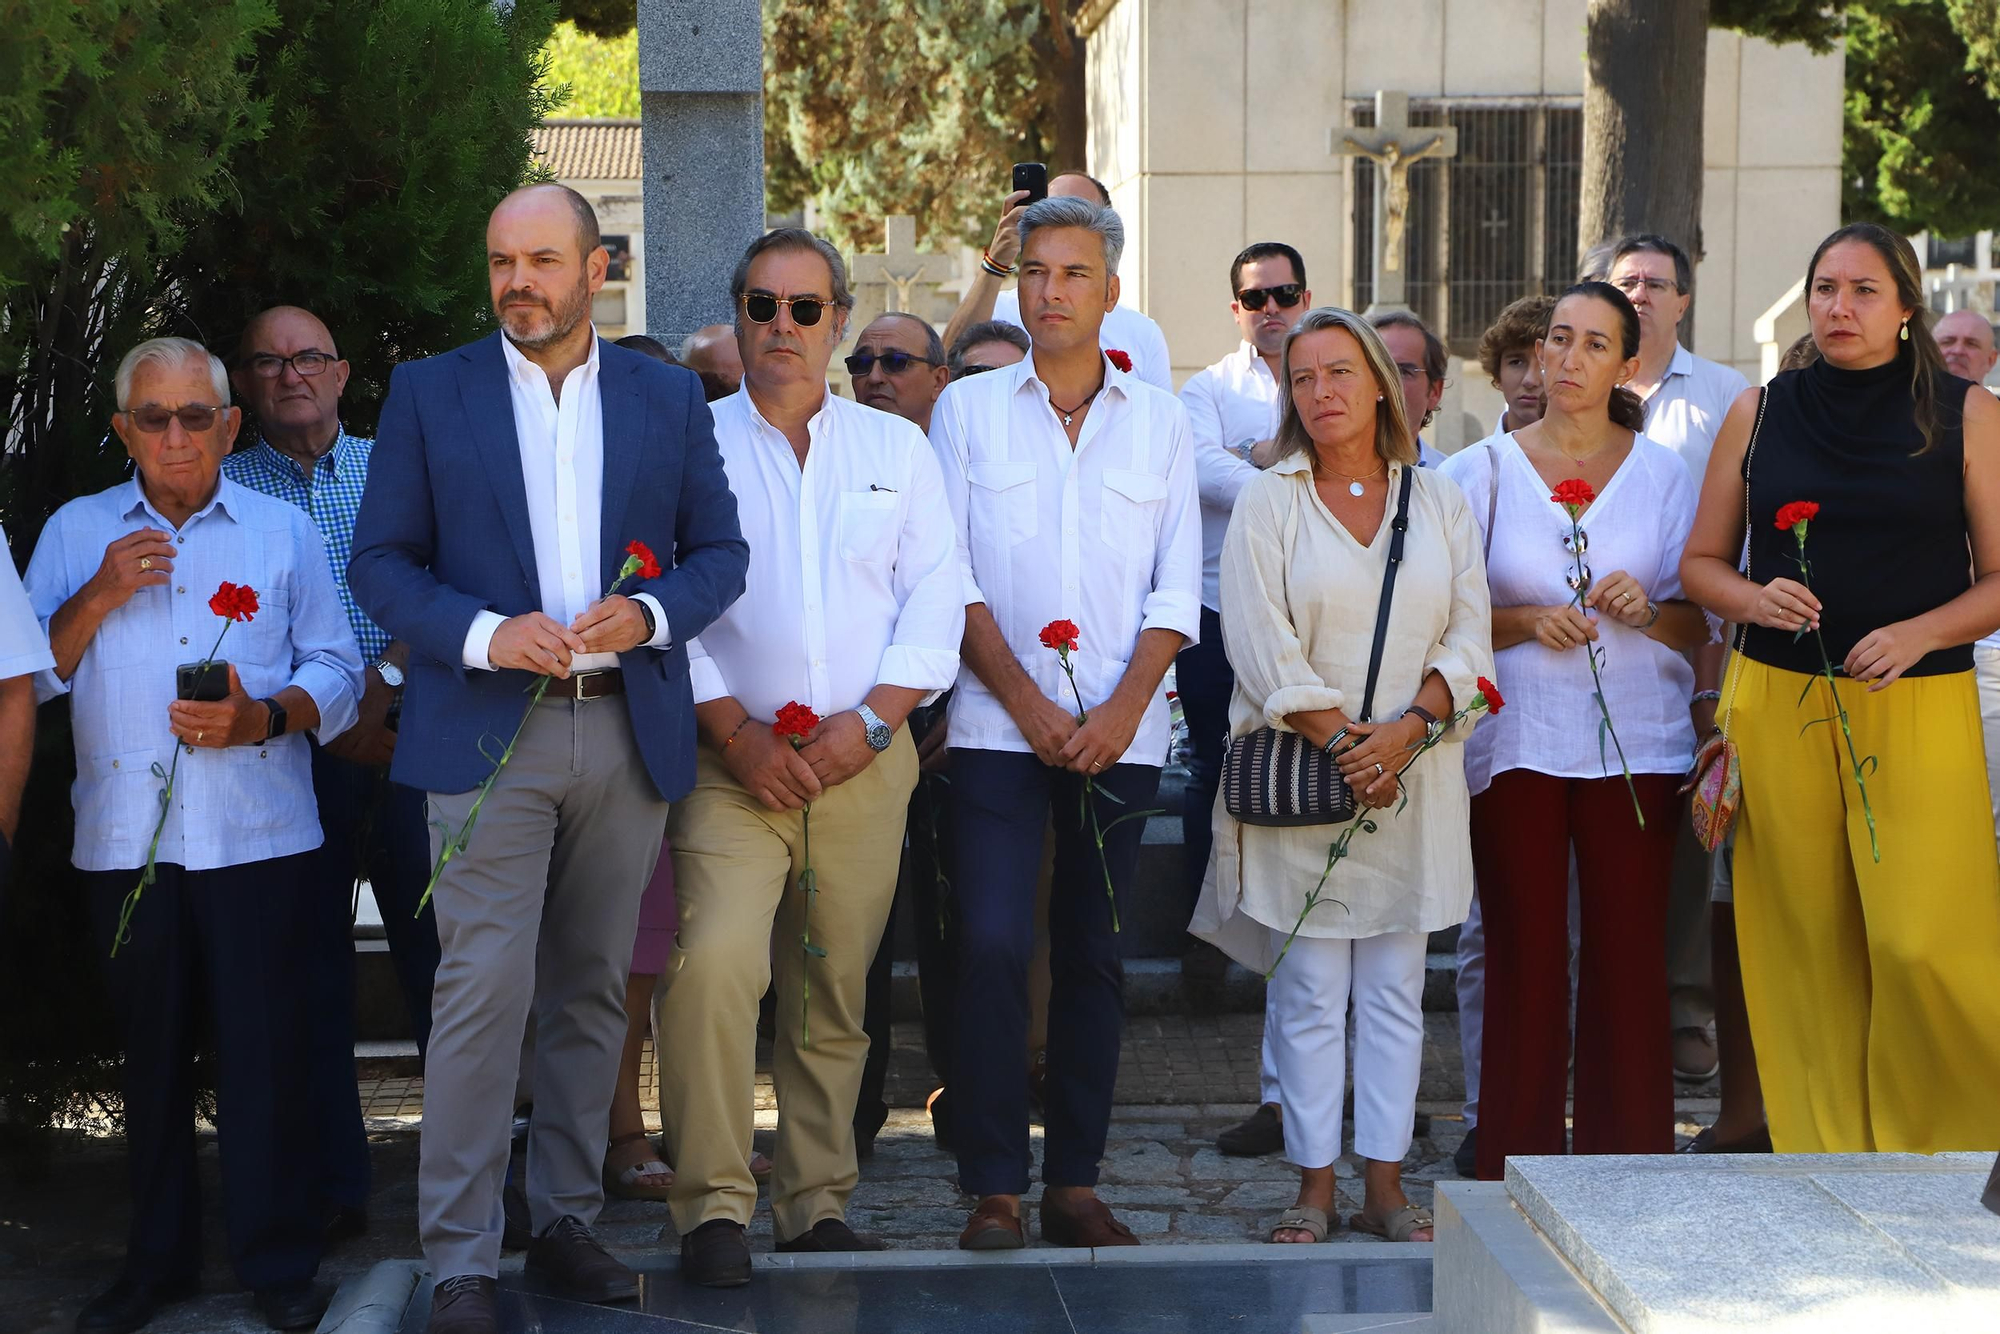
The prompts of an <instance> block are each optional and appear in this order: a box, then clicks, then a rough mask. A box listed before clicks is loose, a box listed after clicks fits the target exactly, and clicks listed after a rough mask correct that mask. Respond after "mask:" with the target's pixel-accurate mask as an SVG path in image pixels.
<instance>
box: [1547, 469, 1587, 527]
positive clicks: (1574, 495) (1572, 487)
mask: <svg viewBox="0 0 2000 1334" xmlns="http://www.w3.org/2000/svg"><path fill="white" fill-rule="evenodd" d="M1549 499H1550V500H1553V501H1554V502H1555V503H1556V504H1558V505H1560V506H1562V507H1563V508H1564V509H1566V510H1568V511H1569V513H1570V517H1571V518H1575V517H1576V515H1577V513H1578V512H1579V511H1580V510H1582V509H1583V508H1584V507H1585V506H1587V505H1589V504H1591V503H1592V502H1593V501H1595V500H1596V499H1597V492H1595V491H1593V490H1592V489H1591V486H1590V483H1589V482H1586V481H1584V480H1583V479H1582V478H1581V477H1571V478H1569V479H1568V480H1566V481H1561V482H1557V483H1556V489H1555V490H1554V492H1552V493H1551V494H1550V496H1549Z"/></svg>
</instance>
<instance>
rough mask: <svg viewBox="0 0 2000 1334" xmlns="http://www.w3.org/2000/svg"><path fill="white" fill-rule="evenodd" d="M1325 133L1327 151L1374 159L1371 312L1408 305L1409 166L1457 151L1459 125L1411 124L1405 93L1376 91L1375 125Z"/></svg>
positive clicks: (1448, 155)
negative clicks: (1405, 240)
mask: <svg viewBox="0 0 2000 1334" xmlns="http://www.w3.org/2000/svg"><path fill="white" fill-rule="evenodd" d="M1336 136H1337V137H1336ZM1327 138H1328V140H1329V142H1328V145H1327V148H1328V151H1329V152H1331V153H1335V154H1339V155H1341V156H1344V157H1365V158H1369V159H1371V160H1372V161H1373V162H1374V163H1375V169H1376V185H1375V256H1374V259H1375V271H1374V274H1373V275H1372V276H1373V278H1374V280H1375V299H1374V300H1373V301H1371V302H1370V303H1369V305H1368V310H1369V313H1371V314H1372V313H1376V312H1379V311H1385V310H1407V309H1408V308H1409V307H1408V304H1407V301H1406V291H1407V289H1406V286H1405V279H1406V275H1405V273H1404V269H1403V236H1404V232H1405V231H1406V230H1407V228H1408V226H1409V218H1410V168H1411V167H1412V166H1414V165H1416V164H1417V163H1418V162H1421V161H1423V160H1424V159H1425V158H1448V157H1453V156H1455V155H1456V154H1457V153H1458V130H1457V128H1456V127H1454V126H1450V125H1438V126H1413V125H1411V124H1410V95H1409V94H1408V93H1391V92H1378V93H1376V94H1375V125H1374V128H1372V129H1365V130H1335V131H1332V132H1330V133H1329V134H1328V135H1327Z"/></svg>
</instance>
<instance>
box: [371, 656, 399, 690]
mask: <svg viewBox="0 0 2000 1334" xmlns="http://www.w3.org/2000/svg"><path fill="white" fill-rule="evenodd" d="M375 674H376V675H377V676H379V677H381V678H382V684H383V685H386V686H388V687H389V688H390V689H391V690H400V689H402V686H403V669H402V668H400V667H398V666H397V665H396V664H395V663H393V662H378V663H376V664H375Z"/></svg>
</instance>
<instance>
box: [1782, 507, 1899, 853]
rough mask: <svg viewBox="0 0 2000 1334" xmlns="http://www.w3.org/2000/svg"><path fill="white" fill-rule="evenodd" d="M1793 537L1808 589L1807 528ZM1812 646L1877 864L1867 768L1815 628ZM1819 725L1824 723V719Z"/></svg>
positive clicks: (1802, 527)
mask: <svg viewBox="0 0 2000 1334" xmlns="http://www.w3.org/2000/svg"><path fill="white" fill-rule="evenodd" d="M1792 536H1793V537H1794V538H1796V539H1797V540H1798V544H1799V556H1798V560H1799V574H1800V575H1801V576H1803V578H1804V580H1805V585H1806V587H1807V588H1811V587H1812V566H1811V565H1809V564H1808V563H1807V562H1806V525H1804V524H1802V523H1801V524H1795V525H1793V527H1792ZM1794 638H1796V636H1794ZM1813 642H1814V643H1816V644H1818V645H1819V664H1820V672H1821V674H1822V675H1824V676H1825V677H1826V689H1827V693H1828V694H1830V695H1832V696H1833V713H1834V717H1835V718H1836V719H1837V720H1839V723H1840V735H1841V739H1842V740H1843V741H1844V742H1845V743H1846V745H1847V763H1848V766H1849V767H1850V768H1851V769H1853V771H1854V786H1856V787H1857V788H1859V789H1861V818H1862V820H1864V821H1865V822H1866V823H1867V825H1868V851H1869V852H1870V853H1871V854H1873V855H1874V858H1875V860H1876V861H1877V862H1878V863H1879V862H1880V861H1881V860H1882V844H1881V841H1880V839H1878V838H1877V837H1876V834H1875V807H1874V805H1873V804H1872V803H1871V802H1870V801H1869V800H1868V770H1867V764H1865V763H1864V762H1863V761H1862V759H1861V756H1860V754H1859V753H1858V752H1857V751H1856V750H1855V748H1854V729H1853V728H1851V727H1849V726H1848V722H1847V706H1846V705H1845V704H1842V703H1841V702H1840V686H1839V684H1838V683H1837V682H1836V681H1835V679H1834V675H1833V658H1832V656H1831V655H1830V654H1829V653H1828V652H1827V651H1826V636H1825V635H1823V634H1822V633H1821V632H1820V630H1819V627H1818V626H1814V627H1813ZM1820 721H1822V722H1824V721H1825V719H1821V720H1820ZM1806 726H1807V727H1811V726H1812V724H1811V723H1807V724H1806ZM1873 760H1874V757H1873V756H1870V757H1869V761H1868V762H1869V763H1872V762H1873Z"/></svg>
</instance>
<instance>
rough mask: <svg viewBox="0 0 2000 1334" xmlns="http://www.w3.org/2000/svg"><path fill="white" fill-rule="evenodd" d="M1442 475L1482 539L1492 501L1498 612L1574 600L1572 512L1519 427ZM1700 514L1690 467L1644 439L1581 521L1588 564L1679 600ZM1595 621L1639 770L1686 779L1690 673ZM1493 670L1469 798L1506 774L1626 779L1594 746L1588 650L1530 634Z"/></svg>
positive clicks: (1489, 568) (1640, 639) (1644, 640)
mask: <svg viewBox="0 0 2000 1334" xmlns="http://www.w3.org/2000/svg"><path fill="white" fill-rule="evenodd" d="M1495 460H1497V461H1498V464H1499V494H1498V496H1497V498H1496V497H1495V496H1494V491H1493V477H1494V463H1495ZM1444 473H1445V476H1447V477H1449V478H1451V479H1452V480H1453V481H1455V482H1457V483H1458V484H1459V486H1461V487H1462V488H1463V489H1464V491H1465V496H1466V503H1467V505H1468V506H1470V508H1471V510H1472V515H1473V518H1474V520H1475V522H1477V523H1478V524H1479V526H1480V529H1481V531H1482V532H1484V531H1485V528H1486V523H1487V514H1488V510H1489V505H1490V507H1491V512H1492V514H1493V516H1494V517H1493V530H1492V532H1491V533H1488V534H1486V544H1487V549H1486V572H1487V577H1488V579H1490V580H1491V584H1492V593H1493V605H1494V606H1496V607H1520V606H1531V605H1532V606H1556V605H1560V604H1562V603H1566V602H1569V601H1571V600H1572V599H1573V598H1574V597H1575V596H1576V595H1575V593H1573V592H1572V591H1571V590H1570V587H1569V584H1568V583H1567V582H1566V580H1567V578H1568V576H1569V575H1570V574H1572V573H1573V572H1574V569H1575V559H1574V557H1572V556H1571V555H1570V553H1569V551H1568V549H1567V548H1566V547H1565V546H1564V545H1563V538H1564V537H1565V536H1566V535H1567V534H1568V533H1569V528H1570V524H1569V515H1568V514H1567V513H1566V512H1565V511H1564V510H1563V508H1562V507H1561V506H1560V505H1558V504H1556V503H1555V502H1554V501H1552V500H1550V499H1549V492H1550V490H1551V488H1550V486H1549V484H1548V483H1547V482H1545V481H1543V480H1542V477H1541V475H1540V474H1539V473H1537V472H1536V471H1535V466H1534V464H1532V463H1530V462H1529V461H1528V456H1527V455H1526V454H1524V453H1522V452H1521V446H1520V444H1519V443H1518V442H1517V441H1516V440H1515V438H1514V436H1513V434H1512V433H1511V432H1510V433H1508V434H1505V435H1494V436H1491V437H1489V438H1488V439H1486V440H1483V441H1481V442H1480V443H1478V444H1476V445H1471V446H1468V447H1467V448H1465V449H1462V450H1460V451H1459V452H1458V453H1457V454H1455V455H1453V456H1452V457H1451V459H1450V460H1449V461H1448V462H1447V463H1446V464H1445V467H1444ZM1694 508H1695V490H1694V483H1693V482H1691V481H1690V480H1689V479H1688V472H1687V466H1686V465H1685V464H1683V463H1682V462H1681V460H1680V458H1679V457H1678V456H1677V455H1675V454H1674V452H1673V451H1672V450H1670V449H1668V448H1667V447H1666V446H1664V445H1661V444H1658V443H1656V442H1654V441H1652V440H1649V439H1647V438H1646V437H1645V436H1643V435H1642V436H1638V437H1636V438H1634V440H1633V442H1632V452H1631V454H1630V455H1628V456H1627V457H1626V459H1625V461H1624V462H1623V463H1621V464H1619V465H1618V471H1617V472H1615V473H1613V474H1612V475H1611V480H1610V481H1609V482H1607V483H1605V485H1604V489H1603V491H1601V492H1600V493H1599V494H1598V497H1597V500H1596V501H1595V503H1593V504H1592V505H1591V507H1590V508H1589V509H1587V510H1585V511H1584V513H1583V531H1584V535H1585V537H1586V538H1587V539H1588V540H1589V550H1588V551H1587V552H1586V554H1585V556H1584V564H1585V565H1586V566H1587V567H1588V568H1589V570H1590V572H1591V575H1592V577H1593V578H1594V579H1602V578H1603V577H1604V576H1606V575H1609V574H1611V573H1613V572H1614V571H1617V570H1623V571H1625V572H1626V573H1627V574H1629V575H1631V576H1632V577H1633V578H1634V579H1637V580H1638V581H1639V584H1640V586H1641V587H1643V588H1644V589H1645V590H1646V596H1647V597H1649V598H1651V599H1652V600H1653V601H1655V602H1666V601H1669V600H1671V599H1674V598H1678V597H1680V596H1681V579H1680V565H1681V548H1682V547H1684V546H1685V545H1687V538H1688V530H1689V529H1690V528H1692V527H1693V526H1694ZM1592 618H1593V619H1594V620H1595V621H1596V622H1597V630H1598V635H1599V638H1598V641H1597V647H1598V649H1599V651H1600V653H1601V655H1602V658H1601V662H1600V665H1599V667H1598V671H1599V672H1600V673H1601V674H1602V676H1603V679H1604V700H1605V704H1606V706H1607V707H1608V708H1609V710H1610V713H1611V723H1612V726H1613V727H1615V728H1616V729H1617V732H1618V740H1619V741H1620V742H1621V743H1622V744H1623V746H1624V749H1625V759H1626V762H1627V763H1628V764H1629V765H1630V766H1631V769H1632V772H1633V773H1635V774H1680V773H1685V772H1687V768H1688V765H1689V764H1690V763H1691V762H1692V761H1693V759H1694V723H1693V721H1692V720H1691V719H1690V718H1689V716H1688V699H1689V697H1690V696H1691V695H1692V694H1693V693H1694V668H1693V667H1691V666H1689V664H1688V660H1687V658H1686V657H1685V656H1683V655H1682V654H1680V653H1677V652H1675V651H1674V650H1673V649H1671V648H1668V647H1667V646H1666V645H1665V644H1662V643H1661V642H1660V641H1658V640H1657V639H1653V638H1651V637H1650V636H1648V635H1647V634H1646V633H1645V632H1644V631H1641V630H1635V629H1633V628H1632V627H1630V626H1628V625H1623V624H1621V623H1619V622H1618V621H1615V620H1613V619H1612V618H1611V617H1609V616H1602V615H1597V614H1596V613H1592ZM1494 665H1495V666H1496V667H1497V668H1498V673H1497V675H1496V676H1495V677H1494V680H1495V682H1496V683H1498V685H1499V687H1500V690H1501V693H1502V694H1503V695H1505V696H1506V699H1507V707H1506V708H1505V709H1503V710H1502V711H1501V712H1500V713H1499V714H1497V715H1495V716H1494V717H1493V719H1492V720H1491V721H1489V722H1486V723H1484V724H1482V725H1481V726H1480V728H1479V731H1478V732H1477V734H1475V735H1474V737H1473V739H1472V740H1471V742H1470V743H1468V744H1467V746H1466V748H1465V764H1466V780H1467V782H1468V783H1469V784H1470V785H1471V789H1472V791H1473V793H1474V794H1475V795H1477V794H1478V793H1480V792H1484V791H1485V790H1486V788H1487V785H1488V784H1489V783H1491V782H1492V779H1493V775H1495V774H1501V773H1505V772H1507V771H1508V770H1510V769H1530V770H1533V771H1534V772H1536V773H1543V774H1550V775H1552V776H1554V777H1557V778H1607V777H1610V778H1615V777H1617V776H1618V774H1619V768H1618V752H1617V750H1616V749H1614V748H1613V747H1612V745H1611V739H1610V738H1609V737H1608V736H1607V737H1605V738H1604V740H1603V745H1602V748H1601V750H1600V747H1599V741H1598V736H1599V726H1598V717H1599V714H1598V707H1597V702H1596V700H1594V699H1593V698H1592V697H1591V695H1592V685H1591V679H1590V663H1589V662H1588V661H1587V660H1586V658H1585V656H1584V654H1583V653H1582V652H1581V651H1579V650H1577V649H1568V650H1566V651H1562V652H1558V651H1557V650H1555V649H1551V648H1547V647H1544V646H1543V645H1542V643H1541V642H1540V641H1538V640H1534V639H1530V640H1526V641H1525V642H1523V643H1519V644H1515V645H1513V646H1511V647H1509V648H1503V649H1501V650H1499V652H1497V653H1496V654H1494Z"/></svg>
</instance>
